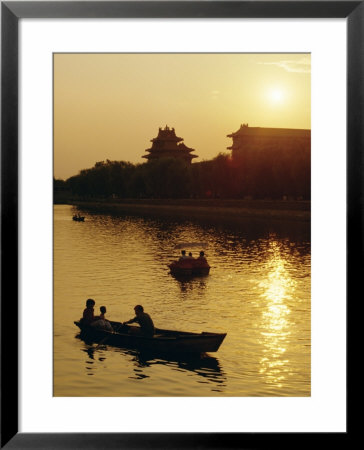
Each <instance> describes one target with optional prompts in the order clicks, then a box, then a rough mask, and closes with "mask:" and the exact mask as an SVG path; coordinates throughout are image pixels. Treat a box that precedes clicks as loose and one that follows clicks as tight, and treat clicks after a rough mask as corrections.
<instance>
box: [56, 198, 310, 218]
mask: <svg viewBox="0 0 364 450" xmlns="http://www.w3.org/2000/svg"><path fill="white" fill-rule="evenodd" d="M54 204H69V205H73V206H77V207H79V208H85V209H89V210H92V211H98V212H105V213H129V214H138V215H139V214H148V215H162V216H177V217H181V216H183V217H184V218H186V217H191V218H192V217H195V218H215V219H218V218H223V219H226V220H235V221H236V220H244V219H249V218H254V219H259V218H260V219H276V220H295V221H301V222H309V221H310V219H311V202H310V201H305V200H221V199H140V200H138V199H122V200H121V199H111V200H100V199H95V200H75V199H73V200H70V199H68V200H67V201H65V202H55V203H54Z"/></svg>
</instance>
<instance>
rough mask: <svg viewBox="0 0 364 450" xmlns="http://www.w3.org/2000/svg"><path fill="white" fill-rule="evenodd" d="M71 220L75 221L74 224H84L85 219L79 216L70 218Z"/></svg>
mask: <svg viewBox="0 0 364 450" xmlns="http://www.w3.org/2000/svg"><path fill="white" fill-rule="evenodd" d="M72 220H75V221H76V222H84V221H85V217H84V216H80V215H75V216H73V217H72Z"/></svg>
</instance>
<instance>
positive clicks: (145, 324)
mask: <svg viewBox="0 0 364 450" xmlns="http://www.w3.org/2000/svg"><path fill="white" fill-rule="evenodd" d="M134 311H135V317H134V318H133V319H130V320H128V321H127V322H123V325H128V324H129V323H137V324H139V326H140V328H131V329H130V332H131V333H133V334H141V335H143V336H147V337H152V336H153V335H154V324H153V320H152V318H151V317H150V315H149V314H148V313H146V312H144V308H143V306H142V305H136V306H135V307H134Z"/></svg>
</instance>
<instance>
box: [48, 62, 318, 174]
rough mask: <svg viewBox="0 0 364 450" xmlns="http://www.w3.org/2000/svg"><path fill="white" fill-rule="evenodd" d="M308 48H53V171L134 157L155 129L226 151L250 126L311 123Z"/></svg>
mask: <svg viewBox="0 0 364 450" xmlns="http://www.w3.org/2000/svg"><path fill="white" fill-rule="evenodd" d="M310 67H311V57H310V55H309V54H55V55H54V176H55V177H56V178H61V179H67V178H69V177H70V176H72V175H76V174H77V173H78V172H79V171H80V170H82V169H86V168H90V167H93V166H94V164H95V163H96V162H97V161H103V160H106V159H109V160H123V161H129V162H131V163H134V164H137V163H143V162H145V159H143V158H142V156H143V155H146V154H147V153H146V152H145V150H146V149H147V148H150V146H151V142H150V141H151V139H153V138H154V137H156V136H157V134H158V129H159V128H160V127H165V126H166V125H168V126H169V127H172V128H175V131H176V135H177V136H179V137H181V138H183V139H184V143H185V144H186V145H187V146H188V147H191V148H193V149H195V151H194V152H193V153H194V154H196V155H198V158H196V159H195V160H194V162H199V161H202V160H205V159H211V158H213V157H215V156H216V155H217V154H218V153H220V152H227V153H229V150H227V147H228V146H230V145H231V143H232V140H231V139H230V138H228V137H227V135H228V134H230V133H232V132H235V131H237V130H238V128H239V127H240V125H241V124H242V123H248V124H249V126H251V127H269V128H300V129H311V77H310Z"/></svg>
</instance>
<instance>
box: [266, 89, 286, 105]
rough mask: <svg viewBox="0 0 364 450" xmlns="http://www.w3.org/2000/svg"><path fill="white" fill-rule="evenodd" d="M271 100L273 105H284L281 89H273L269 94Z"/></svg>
mask: <svg viewBox="0 0 364 450" xmlns="http://www.w3.org/2000/svg"><path fill="white" fill-rule="evenodd" d="M269 97H270V100H271V101H272V102H273V103H282V102H283V100H284V94H283V91H282V90H281V89H273V90H271V91H270V94H269Z"/></svg>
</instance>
